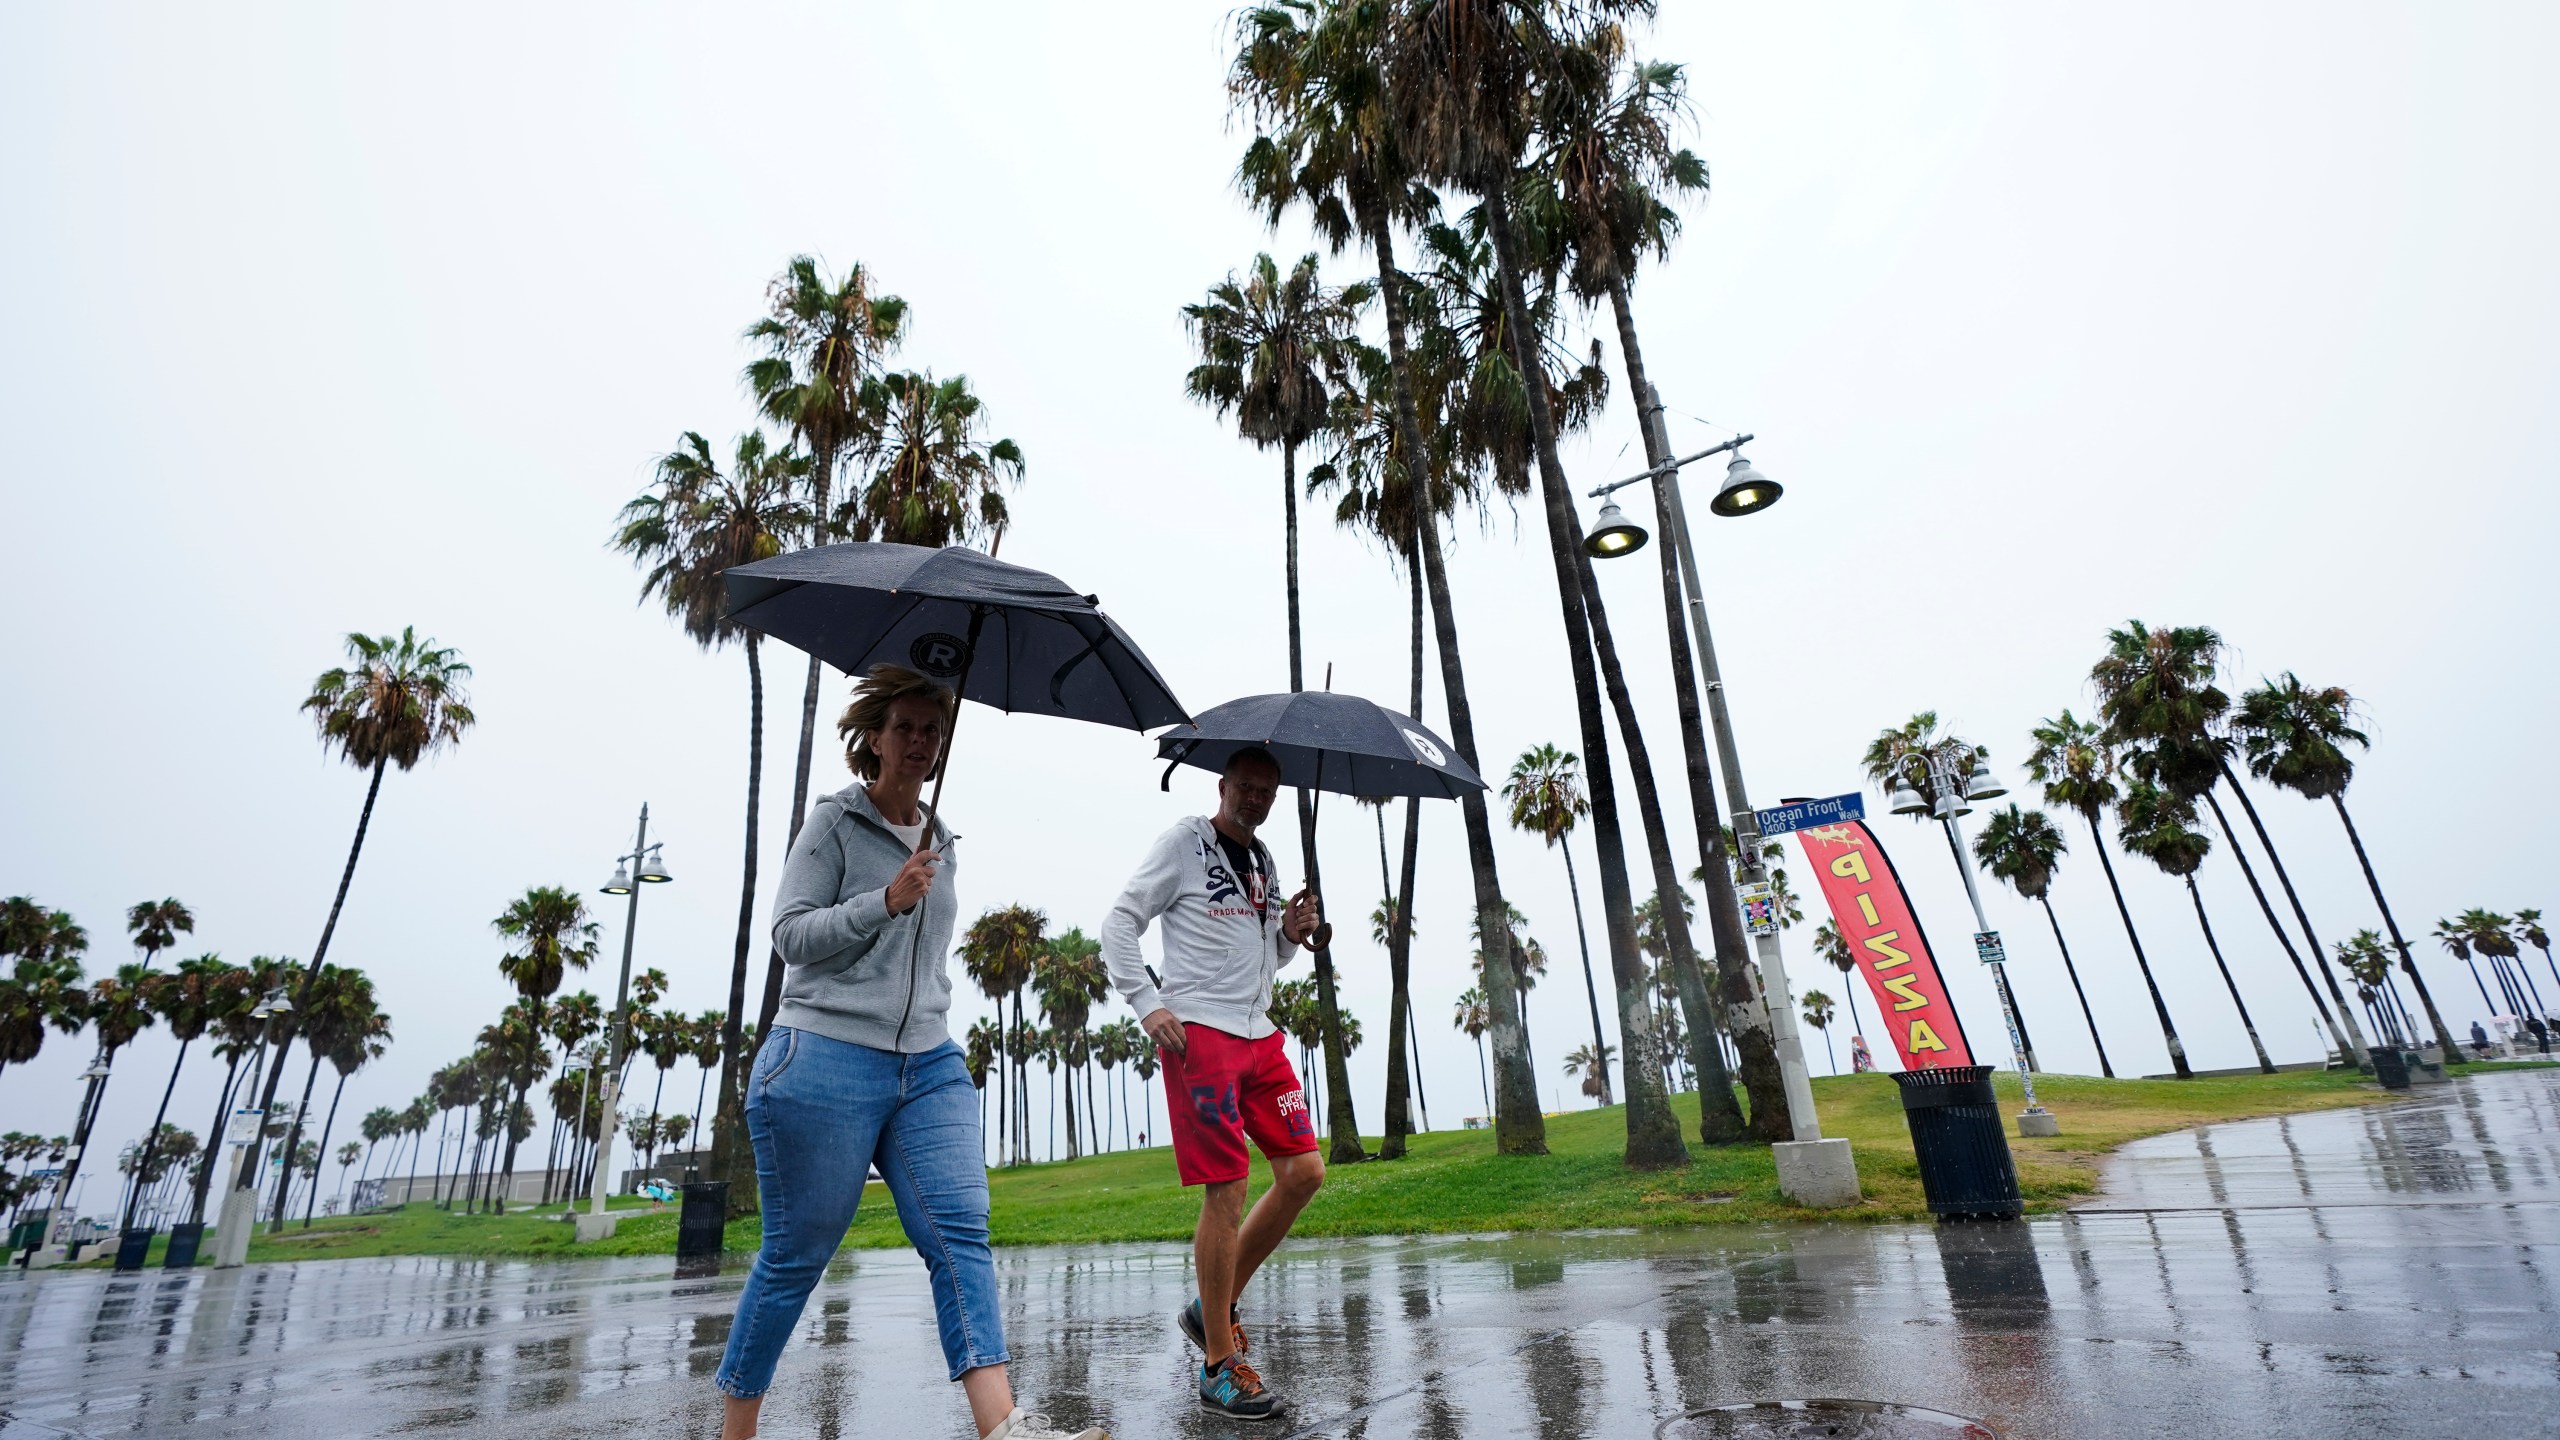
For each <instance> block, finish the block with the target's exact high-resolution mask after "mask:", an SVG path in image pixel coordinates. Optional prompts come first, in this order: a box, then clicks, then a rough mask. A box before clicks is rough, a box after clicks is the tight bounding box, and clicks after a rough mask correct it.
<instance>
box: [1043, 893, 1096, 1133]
mask: <svg viewBox="0 0 2560 1440" xmlns="http://www.w3.org/2000/svg"><path fill="white" fill-rule="evenodd" d="M1049 950H1050V953H1051V954H1052V955H1053V956H1055V957H1056V964H1055V973H1054V975H1053V981H1054V983H1056V984H1059V985H1069V984H1073V985H1079V986H1081V987H1082V988H1081V990H1080V992H1079V994H1080V997H1081V999H1082V1001H1083V1010H1082V1013H1081V1014H1080V1015H1079V1016H1078V1017H1077V1019H1076V1022H1075V1023H1074V1024H1073V1025H1071V1026H1069V1027H1067V1028H1068V1030H1069V1031H1070V1032H1071V1039H1072V1042H1073V1049H1074V1053H1073V1055H1072V1056H1071V1057H1070V1058H1071V1059H1072V1062H1073V1070H1072V1071H1071V1078H1077V1079H1081V1080H1082V1081H1083V1082H1084V1101H1085V1105H1084V1112H1083V1113H1084V1130H1085V1138H1086V1139H1088V1140H1093V1141H1095V1143H1096V1145H1097V1147H1098V1145H1099V1143H1100V1142H1099V1140H1098V1138H1097V1133H1096V1132H1097V1131H1098V1130H1099V1129H1100V1127H1101V1120H1100V1118H1099V1117H1098V1116H1096V1115H1095V1113H1094V1111H1095V1109H1096V1105H1095V1101H1094V1098H1093V1071H1092V1069H1091V1067H1090V1064H1089V1062H1090V1061H1091V1060H1092V1059H1093V1058H1094V1051H1093V1047H1092V1038H1093V1030H1092V1021H1093V1007H1094V1006H1096V1005H1099V1004H1101V1003H1102V1001H1103V999H1104V998H1105V997H1106V996H1108V995H1110V993H1111V976H1110V972H1108V971H1106V970H1104V969H1103V968H1102V942H1101V941H1099V940H1096V939H1094V938H1093V937H1091V936H1089V935H1087V934H1085V933H1084V930H1083V928H1082V927H1081V926H1069V927H1068V928H1067V930H1066V932H1065V933H1063V934H1061V935H1059V936H1058V937H1057V938H1056V939H1054V940H1052V941H1050V942H1049Z"/></svg>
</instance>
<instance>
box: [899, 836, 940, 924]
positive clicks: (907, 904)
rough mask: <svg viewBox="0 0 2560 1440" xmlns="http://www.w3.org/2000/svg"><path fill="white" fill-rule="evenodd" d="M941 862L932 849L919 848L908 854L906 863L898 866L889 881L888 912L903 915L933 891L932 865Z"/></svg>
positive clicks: (938, 855)
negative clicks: (895, 873)
mask: <svg viewBox="0 0 2560 1440" xmlns="http://www.w3.org/2000/svg"><path fill="white" fill-rule="evenodd" d="M941 863H942V856H941V855H940V854H939V853H937V852H935V851H932V850H919V851H917V852H916V853H914V854H913V855H910V856H908V857H907V863H906V864H904V865H901V866H899V867H898V873H897V875H896V876H895V877H893V878H892V879H891V880H890V881H889V891H888V895H887V897H886V898H887V901H888V905H889V913H890V914H892V915H904V914H906V913H907V912H908V911H909V910H912V909H914V908H915V907H916V902H918V901H920V900H922V899H924V897H925V896H927V895H929V894H931V893H933V867H935V866H936V865H939V864H941Z"/></svg>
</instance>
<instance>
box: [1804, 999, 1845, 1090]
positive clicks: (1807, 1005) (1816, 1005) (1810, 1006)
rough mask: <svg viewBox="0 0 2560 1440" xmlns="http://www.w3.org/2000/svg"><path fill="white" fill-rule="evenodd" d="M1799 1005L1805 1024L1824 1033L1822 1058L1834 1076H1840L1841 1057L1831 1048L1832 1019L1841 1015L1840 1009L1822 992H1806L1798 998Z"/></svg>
mask: <svg viewBox="0 0 2560 1440" xmlns="http://www.w3.org/2000/svg"><path fill="white" fill-rule="evenodd" d="M1797 1004H1798V1005H1799V1006H1800V1007H1801V1009H1802V1012H1803V1014H1804V1023H1806V1024H1807V1025H1810V1026H1812V1027H1813V1028H1814V1029H1816V1030H1819V1031H1821V1032H1822V1058H1823V1060H1824V1061H1825V1062H1826V1063H1827V1064H1829V1065H1830V1066H1831V1073H1832V1074H1834V1075H1837V1074H1839V1073H1840V1056H1839V1054H1838V1053H1837V1052H1835V1051H1834V1050H1833V1049H1832V1048H1831V1017H1832V1016H1834V1015H1837V1014H1839V1013H1840V1007H1838V1006H1837V1005H1834V1004H1832V1003H1831V997H1830V996H1829V995H1826V994H1824V993H1823V992H1822V991H1820V990H1807V991H1805V992H1804V994H1803V995H1801V996H1799V997H1798V998H1797Z"/></svg>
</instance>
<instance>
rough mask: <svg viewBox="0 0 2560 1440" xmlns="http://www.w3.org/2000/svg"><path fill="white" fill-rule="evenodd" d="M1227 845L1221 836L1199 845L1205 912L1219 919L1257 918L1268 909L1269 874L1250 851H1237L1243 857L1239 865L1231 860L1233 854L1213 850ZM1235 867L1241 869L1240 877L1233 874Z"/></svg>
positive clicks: (1269, 893) (1269, 900)
mask: <svg viewBox="0 0 2560 1440" xmlns="http://www.w3.org/2000/svg"><path fill="white" fill-rule="evenodd" d="M1229 848H1230V847H1229V846H1227V845H1226V844H1225V843H1224V837H1221V840H1220V843H1219V844H1217V845H1215V846H1210V845H1203V846H1202V847H1201V855H1202V859H1203V860H1204V861H1205V862H1206V864H1205V866H1204V868H1205V869H1206V870H1207V872H1208V893H1209V913H1210V914H1211V915H1212V916H1214V917H1217V918H1219V919H1236V920H1241V919H1245V918H1248V917H1250V918H1252V919H1255V920H1261V919H1263V918H1264V917H1266V916H1267V915H1269V914H1270V911H1271V877H1270V875H1269V873H1268V872H1266V871H1265V870H1264V869H1263V867H1262V864H1261V857H1259V856H1257V855H1255V854H1254V853H1253V852H1251V851H1241V852H1240V853H1242V854H1243V855H1244V858H1245V863H1243V864H1242V865H1238V864H1236V863H1235V860H1234V855H1233V854H1224V855H1222V854H1220V853H1215V852H1223V851H1227V850H1228V849H1229ZM1239 869H1241V870H1242V871H1243V872H1244V876H1243V879H1242V880H1241V881H1239V880H1238V879H1237V876H1236V872H1237V870H1239ZM1237 899H1242V900H1243V901H1244V904H1243V905H1241V906H1239V905H1235V904H1230V903H1226V902H1230V901H1234V900H1237ZM1248 907H1249V908H1248Z"/></svg>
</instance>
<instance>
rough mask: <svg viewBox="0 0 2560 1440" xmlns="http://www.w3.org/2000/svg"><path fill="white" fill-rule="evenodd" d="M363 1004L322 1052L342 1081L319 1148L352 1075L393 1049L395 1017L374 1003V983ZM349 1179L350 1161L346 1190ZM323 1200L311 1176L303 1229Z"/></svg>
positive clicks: (341, 1172) (342, 1176) (341, 1174)
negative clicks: (392, 1028)
mask: <svg viewBox="0 0 2560 1440" xmlns="http://www.w3.org/2000/svg"><path fill="white" fill-rule="evenodd" d="M360 1006H361V1008H360V1009H359V1010H358V1011H357V1013H355V1014H354V1015H351V1016H349V1017H348V1018H347V1021H346V1023H345V1024H344V1025H342V1026H340V1027H338V1029H339V1033H338V1034H337V1035H336V1036H335V1037H334V1039H333V1043H331V1044H330V1045H329V1046H328V1047H327V1048H326V1049H325V1050H322V1051H321V1052H320V1053H322V1054H323V1055H325V1056H326V1057H327V1059H328V1061H329V1066H330V1068H331V1069H333V1070H336V1071H337V1072H338V1083H337V1084H336V1085H335V1086H333V1087H332V1088H331V1089H330V1091H329V1113H328V1114H327V1116H326V1117H324V1118H323V1119H322V1120H321V1122H320V1144H319V1147H318V1148H319V1149H320V1150H321V1151H326V1150H327V1149H328V1148H329V1132H330V1131H331V1130H333V1129H335V1128H337V1124H338V1101H339V1100H340V1098H342V1097H343V1096H345V1094H346V1093H347V1079H348V1077H349V1076H352V1075H354V1074H355V1073H356V1072H357V1071H358V1070H361V1069H363V1068H364V1067H365V1066H366V1065H369V1064H371V1063H372V1062H374V1061H376V1060H379V1059H381V1058H382V1056H383V1054H384V1052H386V1051H388V1050H389V1049H390V1048H391V1017H390V1016H388V1015H385V1014H383V1013H382V1011H381V1009H380V1007H379V1006H377V1005H376V1004H375V1003H374V998H373V987H372V986H371V985H367V986H365V987H364V989H363V992H362V995H361V997H360ZM312 1043H313V1046H314V1048H315V1049H317V1048H319V1044H320V1042H319V1040H318V1039H317V1038H316V1037H315V1038H314V1040H313V1042H312ZM346 1179H347V1176H346V1162H344V1161H340V1162H339V1165H338V1186H339V1188H340V1189H342V1190H343V1189H345V1188H346ZM319 1203H320V1177H319V1176H318V1175H316V1174H315V1175H313V1176H312V1177H311V1189H310V1191H309V1194H308V1198H307V1199H306V1200H305V1201H304V1204H303V1210H302V1228H303V1229H305V1230H308V1229H310V1228H311V1216H312V1211H313V1210H314V1209H315V1208H316V1207H317V1206H318V1205H319Z"/></svg>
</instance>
